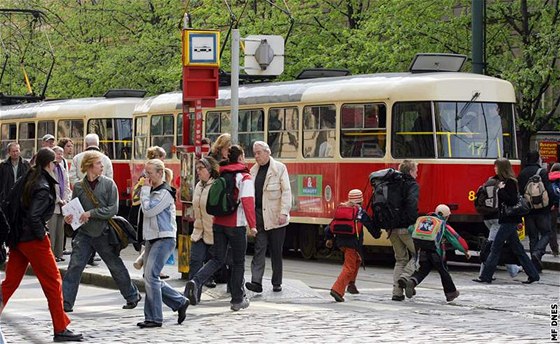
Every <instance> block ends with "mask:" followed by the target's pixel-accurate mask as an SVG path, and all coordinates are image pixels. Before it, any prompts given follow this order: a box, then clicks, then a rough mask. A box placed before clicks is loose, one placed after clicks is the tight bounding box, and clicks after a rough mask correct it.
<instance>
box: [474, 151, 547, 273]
mask: <svg viewBox="0 0 560 344" xmlns="http://www.w3.org/2000/svg"><path fill="white" fill-rule="evenodd" d="M494 171H495V172H496V175H497V176H498V179H499V181H500V182H499V183H498V188H499V190H498V200H499V202H500V206H499V209H500V214H499V220H498V221H499V223H500V229H499V230H498V233H497V234H496V237H495V238H494V241H493V242H492V248H491V249H490V254H489V255H488V258H486V261H485V262H484V269H483V270H482V272H481V273H480V276H479V277H478V278H476V279H474V280H473V281H475V282H478V283H492V276H493V275H494V272H495V271H496V266H497V265H498V261H499V259H500V255H501V253H502V247H503V246H504V244H505V242H506V241H507V242H508V243H509V245H510V246H511V249H512V251H513V253H514V254H515V255H516V256H517V258H518V259H519V262H520V263H521V266H522V267H523V271H525V273H526V274H527V275H528V276H529V278H528V279H527V281H524V282H523V283H526V284H530V283H533V282H536V281H538V280H539V279H540V277H539V273H538V272H537V269H536V268H535V266H534V265H533V263H532V262H531V260H530V259H529V257H528V256H527V254H526V253H525V250H524V248H523V245H522V244H521V241H519V237H518V235H517V224H518V223H521V216H517V215H510V216H508V215H506V213H505V207H506V206H514V205H516V204H517V202H518V200H519V188H518V185H517V179H515V174H514V173H513V169H512V167H511V163H510V161H509V160H508V159H506V158H498V159H496V161H495V162H494Z"/></svg>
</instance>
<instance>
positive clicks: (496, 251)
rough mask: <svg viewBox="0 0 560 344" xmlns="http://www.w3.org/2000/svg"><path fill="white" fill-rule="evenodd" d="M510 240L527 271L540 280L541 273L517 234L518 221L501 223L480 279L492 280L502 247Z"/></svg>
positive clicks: (529, 274) (514, 251) (513, 249)
mask: <svg viewBox="0 0 560 344" xmlns="http://www.w3.org/2000/svg"><path fill="white" fill-rule="evenodd" d="M506 241H507V242H508V243H509V244H510V246H511V249H512V251H513V253H514V254H515V255H516V256H517V258H518V259H519V261H520V262H521V266H523V270H524V271H525V273H526V274H527V275H528V276H529V277H530V278H532V279H534V280H537V281H538V280H539V273H538V272H537V269H536V268H535V266H534V265H533V263H532V262H531V260H530V259H529V257H528V256H527V254H526V253H525V250H524V249H523V245H522V244H521V241H519V237H518V236H517V224H516V223H502V224H500V229H499V230H498V233H497V234H496V238H495V239H494V241H493V242H492V249H491V250H490V254H489V255H488V258H487V259H486V262H484V269H483V270H482V273H481V274H480V279H481V280H483V281H487V282H489V281H492V276H493V275H494V272H495V271H496V266H497V265H498V261H499V260H500V254H501V253H502V247H503V246H504V243H505V242H506Z"/></svg>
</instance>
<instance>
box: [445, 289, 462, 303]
mask: <svg viewBox="0 0 560 344" xmlns="http://www.w3.org/2000/svg"><path fill="white" fill-rule="evenodd" d="M459 294H460V293H459V291H458V290H455V291H454V292H452V293H445V298H446V299H447V302H451V301H453V300H455V299H456V298H458V297H459Z"/></svg>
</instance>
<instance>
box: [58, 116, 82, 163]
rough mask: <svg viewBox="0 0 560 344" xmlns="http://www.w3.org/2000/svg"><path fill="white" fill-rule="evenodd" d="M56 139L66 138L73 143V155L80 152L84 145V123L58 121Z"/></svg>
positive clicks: (80, 121) (79, 121) (78, 121)
mask: <svg viewBox="0 0 560 344" xmlns="http://www.w3.org/2000/svg"><path fill="white" fill-rule="evenodd" d="M57 127H58V130H57V135H58V139H61V138H64V137H68V138H71V139H72V142H73V143H74V155H76V154H78V153H80V152H82V150H83V145H84V121H82V120H81V119H80V120H62V121H58V126H57Z"/></svg>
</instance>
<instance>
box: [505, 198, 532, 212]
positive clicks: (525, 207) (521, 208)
mask: <svg viewBox="0 0 560 344" xmlns="http://www.w3.org/2000/svg"><path fill="white" fill-rule="evenodd" d="M529 210H531V208H530V207H529V203H528V202H527V200H526V199H525V198H524V197H523V196H521V195H517V204H515V205H505V206H504V212H505V214H506V216H523V215H527V214H529Z"/></svg>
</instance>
